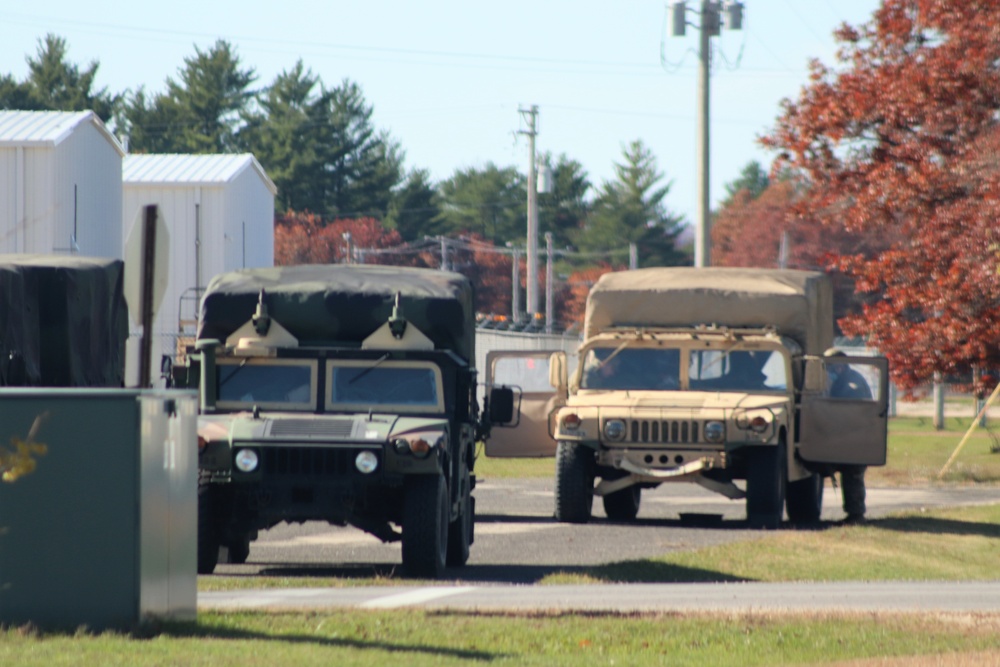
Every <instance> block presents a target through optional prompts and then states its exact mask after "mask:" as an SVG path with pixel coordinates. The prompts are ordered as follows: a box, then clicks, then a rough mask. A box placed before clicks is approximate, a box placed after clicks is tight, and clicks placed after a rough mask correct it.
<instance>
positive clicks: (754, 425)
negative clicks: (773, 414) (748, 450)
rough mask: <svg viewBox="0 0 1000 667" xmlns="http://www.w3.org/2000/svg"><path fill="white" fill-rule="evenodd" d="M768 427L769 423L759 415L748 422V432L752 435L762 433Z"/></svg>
mask: <svg viewBox="0 0 1000 667" xmlns="http://www.w3.org/2000/svg"><path fill="white" fill-rule="evenodd" d="M768 426H770V423H769V422H768V421H767V420H766V419H764V418H763V417H762V416H760V415H757V416H756V417H754V418H753V419H751V420H750V430H751V431H753V432H754V433H763V432H764V431H766V430H767V427H768Z"/></svg>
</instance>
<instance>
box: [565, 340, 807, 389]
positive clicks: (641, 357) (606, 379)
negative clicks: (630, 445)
mask: <svg viewBox="0 0 1000 667" xmlns="http://www.w3.org/2000/svg"><path fill="white" fill-rule="evenodd" d="M682 357H683V358H684V359H686V362H685V363H687V364H688V388H690V389H691V390H693V391H739V392H746V391H785V390H786V389H787V387H788V380H787V377H786V374H785V360H784V357H783V356H782V355H781V354H780V353H778V352H774V351H771V350H730V351H727V350H718V349H716V350H687V349H678V348H633V347H618V348H614V347H597V348H591V349H589V350H587V352H586V354H585V355H584V358H583V374H582V375H581V377H580V388H581V389H608V390H636V391H643V390H646V391H673V390H678V389H681V388H682V387H681V378H680V363H681V362H680V360H681V358H682Z"/></svg>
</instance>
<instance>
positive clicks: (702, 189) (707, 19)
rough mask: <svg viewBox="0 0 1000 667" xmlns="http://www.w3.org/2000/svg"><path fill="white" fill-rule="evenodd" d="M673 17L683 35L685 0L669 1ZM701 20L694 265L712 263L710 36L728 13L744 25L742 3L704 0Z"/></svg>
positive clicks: (729, 20)
mask: <svg viewBox="0 0 1000 667" xmlns="http://www.w3.org/2000/svg"><path fill="white" fill-rule="evenodd" d="M670 11H671V20H672V23H673V31H672V34H673V36H674V37H683V36H684V34H685V29H686V26H687V25H688V23H687V19H686V17H685V14H686V11H687V2H686V0H674V1H673V2H671V4H670ZM698 14H699V16H700V22H699V23H700V24H699V25H697V26H693V27H696V28H698V112H697V116H698V129H697V148H696V150H697V158H696V161H695V171H697V172H698V188H697V191H698V214H697V218H698V219H697V220H696V226H695V230H694V265H695V266H709V265H710V264H711V235H710V232H711V216H712V212H711V211H712V209H711V204H712V200H711V196H710V189H709V187H710V182H709V176H710V174H711V168H710V164H709V155H710V148H711V140H710V126H709V125H710V124H709V120H710V117H711V116H710V102H711V85H710V83H711V82H710V79H711V71H712V70H711V66H712V62H711V60H712V43H711V38H712V37H716V36H718V35H719V33H720V32H721V30H720V26H721V25H722V22H723V21H722V19H723V15H725V24H726V27H727V28H729V29H730V30H742V29H743V3H742V2H736V1H735V0H726V1H725V2H724V3H723V2H719V1H718V0H701V9H700V10H699V11H698Z"/></svg>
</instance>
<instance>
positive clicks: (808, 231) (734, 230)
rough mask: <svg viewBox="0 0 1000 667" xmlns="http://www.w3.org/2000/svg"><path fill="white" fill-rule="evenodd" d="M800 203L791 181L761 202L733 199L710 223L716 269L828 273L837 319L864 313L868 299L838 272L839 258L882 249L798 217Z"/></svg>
mask: <svg viewBox="0 0 1000 667" xmlns="http://www.w3.org/2000/svg"><path fill="white" fill-rule="evenodd" d="M798 199H799V195H798V194H797V192H796V187H795V184H794V183H793V181H792V180H791V179H787V178H786V179H782V180H777V181H774V182H772V183H771V184H770V185H769V186H768V187H767V188H766V189H765V190H764V191H763V192H762V193H761V194H760V196H759V197H757V198H753V197H752V196H751V194H750V192H749V191H747V190H740V191H739V192H737V193H736V194H735V195H733V197H732V198H731V199H730V201H729V202H728V203H727V204H726V205H725V206H723V207H722V208H721V209H720V210H719V212H718V214H717V215H716V217H715V219H714V221H713V223H712V261H713V264H717V265H719V266H743V267H759V268H774V267H779V266H782V265H784V266H785V267H787V268H790V269H807V270H819V271H826V272H827V273H829V274H831V277H832V279H833V286H834V312H835V315H836V316H837V318H838V320H839V319H842V318H844V317H845V316H847V315H851V314H856V313H860V312H862V308H863V305H864V303H865V300H864V299H862V298H860V297H859V296H858V295H856V294H855V290H854V282H853V281H852V280H851V279H850V278H849V277H848V276H845V275H844V274H843V273H841V272H840V271H838V270H837V263H838V258H839V257H840V256H842V255H853V254H857V253H858V252H864V253H871V252H874V251H875V250H876V249H877V248H879V247H881V246H880V245H879V242H878V239H869V238H866V237H864V236H861V235H859V234H855V233H851V232H849V231H847V230H846V229H845V228H844V227H842V226H835V225H823V224H821V223H819V222H817V221H816V220H815V219H813V218H805V217H800V216H798V215H797V211H796V202H797V200H798ZM782 254H784V257H782Z"/></svg>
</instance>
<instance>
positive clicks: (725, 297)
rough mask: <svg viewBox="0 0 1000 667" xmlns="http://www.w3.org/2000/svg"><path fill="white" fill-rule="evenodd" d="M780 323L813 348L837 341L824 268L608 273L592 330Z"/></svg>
mask: <svg viewBox="0 0 1000 667" xmlns="http://www.w3.org/2000/svg"><path fill="white" fill-rule="evenodd" d="M699 324H706V325H711V324H716V325H719V326H729V327H763V326H768V325H771V326H774V327H775V328H776V329H777V330H778V332H779V333H781V334H782V335H784V336H788V337H789V338H792V339H793V340H795V341H796V342H798V343H799V344H800V345H801V346H802V349H803V351H804V352H805V353H806V354H822V353H823V351H824V350H826V349H827V348H828V347H830V346H831V345H832V344H833V290H832V287H831V284H830V280H829V277H828V276H826V275H825V274H823V273H820V272H816V271H797V270H791V269H745V268H723V267H710V268H691V267H678V268H649V269H638V270H635V271H620V272H614V273H606V274H604V275H603V276H601V278H600V280H598V281H597V284H595V285H594V287H593V288H592V289H591V291H590V295H589V296H588V298H587V310H586V316H585V321H584V337H585V338H590V337H592V336H595V335H597V334H599V333H601V331H602V330H604V329H606V328H608V327H619V326H620V327H632V326H635V327H687V326H694V325H699Z"/></svg>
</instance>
